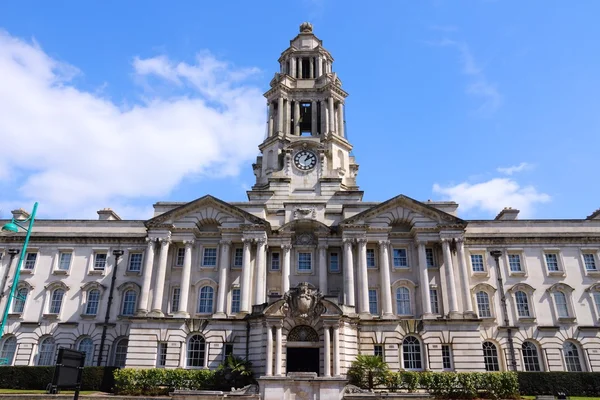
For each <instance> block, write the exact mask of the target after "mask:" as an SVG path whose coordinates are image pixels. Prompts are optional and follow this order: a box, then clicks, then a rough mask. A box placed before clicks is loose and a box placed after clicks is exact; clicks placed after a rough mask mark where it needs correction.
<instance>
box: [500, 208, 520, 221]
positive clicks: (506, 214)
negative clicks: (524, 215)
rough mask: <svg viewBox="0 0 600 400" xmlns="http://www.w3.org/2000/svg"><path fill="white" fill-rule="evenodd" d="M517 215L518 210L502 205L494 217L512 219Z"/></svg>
mask: <svg viewBox="0 0 600 400" xmlns="http://www.w3.org/2000/svg"><path fill="white" fill-rule="evenodd" d="M518 216H519V210H517V209H516V208H512V207H504V209H503V210H502V211H500V212H499V213H498V215H496V218H494V219H495V220H496V221H514V220H516V219H517V217H518Z"/></svg>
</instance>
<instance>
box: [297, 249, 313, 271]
mask: <svg viewBox="0 0 600 400" xmlns="http://www.w3.org/2000/svg"><path fill="white" fill-rule="evenodd" d="M311 261H312V253H298V270H299V271H310V270H311V269H312V263H311Z"/></svg>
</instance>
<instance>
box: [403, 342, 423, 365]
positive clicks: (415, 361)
mask: <svg viewBox="0 0 600 400" xmlns="http://www.w3.org/2000/svg"><path fill="white" fill-rule="evenodd" d="M402 359H403V361H404V369H409V370H421V369H423V361H422V359H421V342H419V339H417V338H416V337H414V336H407V337H405V338H404V341H403V342H402Z"/></svg>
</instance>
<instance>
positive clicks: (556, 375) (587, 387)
mask: <svg viewBox="0 0 600 400" xmlns="http://www.w3.org/2000/svg"><path fill="white" fill-rule="evenodd" d="M518 375H519V389H520V391H521V394H523V395H529V396H537V395H556V394H558V393H560V392H563V393H565V394H566V395H567V396H583V397H596V396H600V372H518Z"/></svg>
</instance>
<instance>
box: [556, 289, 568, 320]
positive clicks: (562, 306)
mask: <svg viewBox="0 0 600 400" xmlns="http://www.w3.org/2000/svg"><path fill="white" fill-rule="evenodd" d="M554 301H555V302H556V312H557V314H558V317H559V318H568V317H569V307H568V306H567V296H565V294H564V293H563V292H556V293H554Z"/></svg>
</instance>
